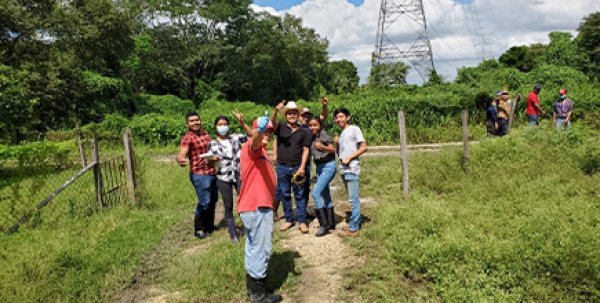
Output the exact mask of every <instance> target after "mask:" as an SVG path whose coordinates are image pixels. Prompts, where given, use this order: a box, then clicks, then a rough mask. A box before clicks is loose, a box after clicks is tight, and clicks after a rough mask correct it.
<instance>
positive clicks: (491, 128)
mask: <svg viewBox="0 0 600 303" xmlns="http://www.w3.org/2000/svg"><path fill="white" fill-rule="evenodd" d="M486 126H487V135H488V137H495V136H496V124H495V123H494V121H492V120H489V121H487V123H486Z"/></svg>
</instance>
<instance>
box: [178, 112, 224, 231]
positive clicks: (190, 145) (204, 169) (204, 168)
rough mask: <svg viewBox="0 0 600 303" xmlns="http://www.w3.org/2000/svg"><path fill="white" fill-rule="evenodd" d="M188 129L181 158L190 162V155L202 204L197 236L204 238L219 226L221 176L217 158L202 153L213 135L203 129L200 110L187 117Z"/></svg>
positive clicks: (192, 178)
mask: <svg viewBox="0 0 600 303" xmlns="http://www.w3.org/2000/svg"><path fill="white" fill-rule="evenodd" d="M185 119H186V126H187V127H188V132H187V134H185V136H184V137H183V139H181V143H180V145H179V154H178V155H177V162H178V163H179V165H181V166H186V165H187V163H188V161H187V159H189V163H190V181H191V182H192V185H194V188H195V189H196V195H197V196H198V205H197V206H196V215H195V216H194V236H196V237H197V238H200V239H204V238H206V237H208V236H210V234H211V233H212V232H213V231H214V230H215V223H214V221H215V204H216V202H217V197H218V193H217V179H216V176H215V174H216V171H215V160H217V159H211V160H210V161H209V160H207V159H204V158H202V157H201V156H200V155H202V154H205V153H207V152H208V150H209V144H210V140H211V139H210V136H209V135H208V133H207V132H206V131H204V130H203V129H202V120H200V116H199V115H198V113H189V114H187V115H186V117H185ZM186 158H187V159H186Z"/></svg>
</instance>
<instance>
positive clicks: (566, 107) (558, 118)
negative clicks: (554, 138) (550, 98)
mask: <svg viewBox="0 0 600 303" xmlns="http://www.w3.org/2000/svg"><path fill="white" fill-rule="evenodd" d="M558 96H559V98H558V100H556V101H554V113H553V114H552V124H554V125H556V129H557V130H558V132H559V133H560V132H561V131H562V129H563V128H566V129H567V131H570V130H571V114H572V113H573V101H572V100H571V99H569V98H567V90H566V89H564V88H563V89H561V90H560V92H559V93H558Z"/></svg>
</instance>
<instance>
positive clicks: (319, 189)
mask: <svg viewBox="0 0 600 303" xmlns="http://www.w3.org/2000/svg"><path fill="white" fill-rule="evenodd" d="M308 127H309V128H310V131H311V132H312V134H313V141H312V143H311V145H310V154H311V157H312V159H313V161H314V162H315V165H316V167H317V184H315V187H314V189H313V192H312V197H313V199H314V200H315V205H316V208H317V210H316V213H317V218H318V219H319V225H321V226H320V227H319V231H317V234H316V236H317V237H321V236H324V235H325V234H326V233H327V232H328V231H329V230H333V229H335V212H334V211H333V202H332V201H331V194H330V192H329V183H331V180H333V177H334V176H335V173H336V171H337V166H336V162H335V146H334V145H333V138H332V137H331V136H330V135H329V134H328V133H327V132H326V131H325V130H324V129H323V122H322V121H321V119H320V118H319V117H313V118H312V119H310V121H309V122H308Z"/></svg>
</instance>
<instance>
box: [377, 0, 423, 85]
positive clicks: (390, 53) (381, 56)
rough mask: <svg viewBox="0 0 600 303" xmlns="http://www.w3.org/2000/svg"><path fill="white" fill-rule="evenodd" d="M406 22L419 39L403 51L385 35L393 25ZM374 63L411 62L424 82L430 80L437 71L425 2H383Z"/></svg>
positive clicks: (420, 0)
mask: <svg viewBox="0 0 600 303" xmlns="http://www.w3.org/2000/svg"><path fill="white" fill-rule="evenodd" d="M400 20H406V22H404V23H405V24H406V23H408V25H409V26H411V28H412V29H414V30H415V31H416V33H417V38H416V39H415V40H414V41H410V42H412V43H410V44H407V45H408V47H405V48H404V49H401V48H400V47H399V46H398V45H397V44H396V43H395V42H394V41H393V40H392V39H391V38H390V36H389V35H388V34H387V33H386V31H388V30H389V29H390V27H391V26H392V25H394V24H397V25H400V22H399V21H400ZM374 55H375V64H380V63H395V62H398V61H403V62H405V63H409V64H410V65H412V66H413V68H414V69H415V70H416V71H417V72H418V73H419V75H420V76H421V78H422V79H423V81H424V82H425V81H427V79H428V78H429V73H430V71H431V70H433V69H434V65H433V52H432V51H431V42H430V41H429V34H428V33H427V23H426V22H425V13H424V11H423V0H382V1H381V10H380V11H379V24H378V26H377V41H376V45H375V53H374Z"/></svg>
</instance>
